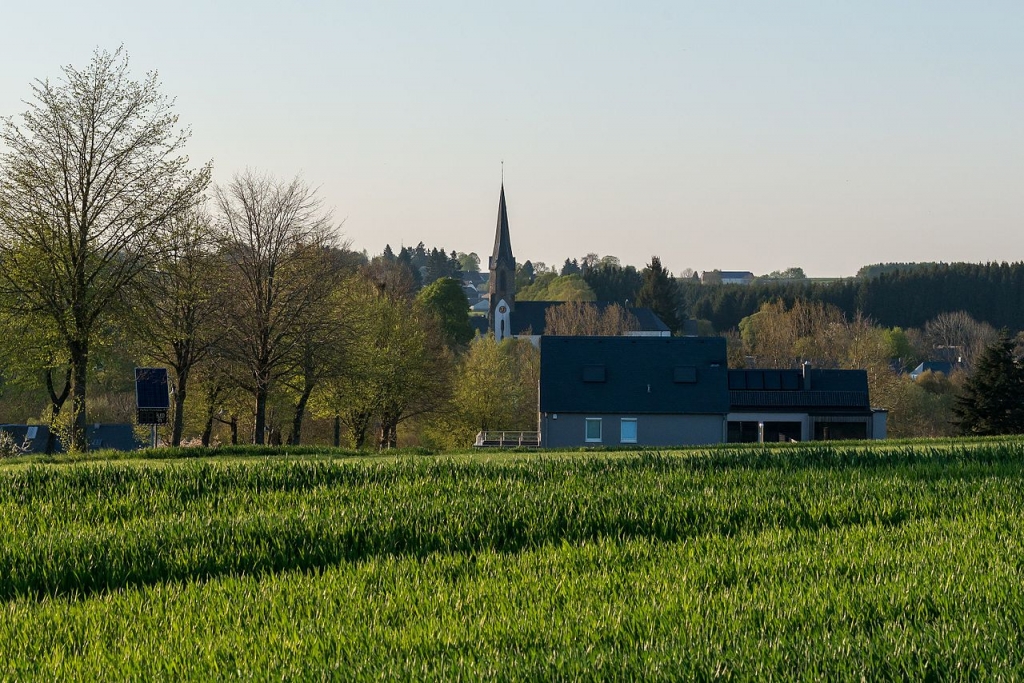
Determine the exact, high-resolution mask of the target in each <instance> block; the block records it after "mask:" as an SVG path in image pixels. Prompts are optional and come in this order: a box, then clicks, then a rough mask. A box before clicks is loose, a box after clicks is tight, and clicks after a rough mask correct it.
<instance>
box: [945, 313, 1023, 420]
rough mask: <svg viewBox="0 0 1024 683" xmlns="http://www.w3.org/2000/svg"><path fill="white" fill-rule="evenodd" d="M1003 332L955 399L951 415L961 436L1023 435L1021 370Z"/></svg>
mask: <svg viewBox="0 0 1024 683" xmlns="http://www.w3.org/2000/svg"><path fill="white" fill-rule="evenodd" d="M1013 346H1014V344H1013V341H1012V340H1011V339H1010V336H1009V334H1008V333H1007V332H1006V331H1005V330H1004V331H1003V332H1002V333H1001V334H1000V336H999V339H997V340H996V341H995V342H993V343H992V344H990V345H989V346H987V347H986V348H985V350H984V351H983V352H982V354H981V357H980V358H978V360H977V361H976V364H975V368H974V373H973V374H972V375H971V377H970V378H969V379H968V380H967V382H966V383H965V384H964V388H963V391H962V393H961V394H960V395H959V396H957V399H956V405H955V406H954V407H953V413H954V415H956V418H957V424H958V427H959V429H960V433H961V434H965V435H994V434H1022V433H1024V367H1022V365H1021V363H1020V362H1019V361H1018V360H1017V359H1016V358H1014V352H1013Z"/></svg>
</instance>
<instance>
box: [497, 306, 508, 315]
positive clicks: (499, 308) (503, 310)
mask: <svg viewBox="0 0 1024 683" xmlns="http://www.w3.org/2000/svg"><path fill="white" fill-rule="evenodd" d="M507 311H508V306H498V313H505V312H507Z"/></svg>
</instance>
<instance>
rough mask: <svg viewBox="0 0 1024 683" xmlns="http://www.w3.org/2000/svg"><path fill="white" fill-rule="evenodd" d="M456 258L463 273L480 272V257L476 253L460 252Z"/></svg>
mask: <svg viewBox="0 0 1024 683" xmlns="http://www.w3.org/2000/svg"><path fill="white" fill-rule="evenodd" d="M456 258H457V259H458V261H459V269H460V270H461V271H462V272H463V273H479V272H480V256H479V255H477V253H476V252H475V251H471V252H469V253H468V254H464V253H462V252H459V253H458V254H456Z"/></svg>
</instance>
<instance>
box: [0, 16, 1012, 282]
mask: <svg viewBox="0 0 1024 683" xmlns="http://www.w3.org/2000/svg"><path fill="white" fill-rule="evenodd" d="M12 4H13V3H12V2H11V1H10V0H9V1H8V2H7V3H5V6H4V8H3V9H2V10H0V21H2V23H3V25H4V27H5V31H4V40H3V41H2V42H0V115H12V114H17V113H19V112H21V111H23V110H24V109H25V106H24V104H22V100H24V99H25V98H27V97H28V96H29V92H30V91H29V82H30V81H31V80H32V79H34V78H44V77H56V76H58V75H59V67H60V65H62V64H68V63H72V64H75V65H84V64H85V63H86V62H87V61H88V59H89V57H90V54H91V52H92V50H93V48H95V47H97V46H99V47H102V48H106V49H111V50H112V49H114V48H116V47H117V46H118V45H119V44H122V43H123V44H124V46H125V48H126V49H127V50H128V52H129V54H130V55H131V60H132V64H133V68H134V69H135V70H136V71H137V73H139V74H140V75H141V74H142V73H143V72H144V71H146V70H149V69H156V70H158V71H159V72H160V76H161V80H162V82H163V86H164V90H165V92H167V93H168V94H170V95H173V96H175V97H176V98H177V101H178V111H179V113H180V115H181V118H182V121H183V122H184V123H187V124H189V125H191V127H192V129H193V139H192V142H191V144H190V147H189V152H190V155H191V156H192V158H193V159H194V160H196V161H197V162H198V161H203V160H207V159H213V160H214V164H215V171H214V173H215V177H216V178H217V179H219V180H222V181H223V180H226V179H227V178H229V177H230V175H231V173H232V172H234V171H237V170H240V169H243V168H245V167H247V166H248V167H253V168H259V169H264V170H268V171H271V172H273V173H275V174H278V175H280V176H284V177H290V176H292V175H294V174H296V173H302V175H303V176H304V178H306V179H307V180H308V181H309V182H310V183H312V184H314V185H317V186H319V187H320V189H321V193H322V195H323V197H324V199H325V200H326V202H327V203H328V204H329V205H331V206H333V207H334V210H335V215H336V217H337V218H338V219H339V220H341V219H344V220H345V224H344V227H343V232H344V234H345V236H346V237H347V238H349V239H351V240H352V242H353V246H355V247H356V248H359V249H363V248H366V249H368V250H369V251H370V253H371V254H372V253H378V252H380V251H381V250H382V249H383V247H384V244H385V243H390V244H391V245H392V246H393V247H396V248H397V247H398V246H400V245H401V244H403V243H405V244H412V245H414V244H415V243H416V242H417V241H419V240H423V241H424V242H425V243H426V244H427V245H428V246H433V245H437V246H444V247H446V248H447V249H449V250H451V249H456V250H459V251H476V252H478V253H479V254H480V255H481V256H483V257H486V255H487V253H488V252H489V250H490V247H491V244H492V242H493V231H494V221H495V214H496V210H497V201H498V186H499V182H500V161H501V160H502V159H504V160H505V181H506V193H507V198H508V205H509V218H510V223H511V229H512V245H513V249H514V251H515V254H516V257H517V259H518V260H519V261H523V260H525V259H527V258H529V259H533V260H541V261H546V262H548V263H549V264H552V263H554V262H558V263H560V262H561V261H562V260H563V259H564V258H565V257H566V256H572V257H578V256H581V255H583V254H584V253H586V252H590V251H593V252H597V253H599V254H601V255H604V254H615V255H617V256H619V257H620V258H621V259H622V260H623V262H625V263H632V264H635V265H637V266H642V265H643V264H644V263H646V262H647V261H649V259H650V256H651V255H652V254H658V255H660V256H661V258H662V261H663V262H664V263H665V264H666V265H667V266H668V267H669V268H670V269H672V270H673V271H676V272H678V271H680V270H682V269H683V268H688V267H689V268H695V269H697V270H711V269H714V268H721V269H729V270H751V271H753V272H755V273H757V274H761V273H765V272H769V271H772V270H776V269H782V268H786V267H789V266H801V267H803V268H804V270H805V271H806V272H807V273H808V274H809V275H815V276H834V275H851V274H853V273H854V272H855V271H856V270H857V268H859V267H860V266H862V265H865V264H868V263H877V262H887V261H940V260H941V261H955V260H966V261H988V260H1008V261H1015V260H1017V261H1019V260H1022V259H1024V192H1022V189H1024V188H1022V183H1024V3H1021V2H1019V0H1017V1H1014V2H980V1H979V2H941V1H934V0H932V1H928V2H891V1H888V2H865V1H861V2H848V3H834V2H820V1H815V2H810V1H808V2H730V3H717V2H716V3H712V2H700V3H689V2H687V3H682V2H647V3H624V2H623V3H612V2H562V3H550V2H504V3H500V4H496V3H483V2H464V3H455V2H439V1H435V2H431V3H394V2H391V3H389V2H377V3H345V2H294V3H291V4H287V3H282V2H265V1H250V2H244V3H243V2H220V3H206V2H196V1H194V0H184V1H179V2H175V3H159V4H157V3H145V2H138V1H136V2H129V1H124V2H115V1H111V0H101V1H94V2H89V3H79V2H74V3H72V2H62V3H55V2H45V1H38V2H35V3H28V2H23V3H19V5H18V6H13V7H12V6H11V5H12ZM484 260H485V261H486V258H485V259H484Z"/></svg>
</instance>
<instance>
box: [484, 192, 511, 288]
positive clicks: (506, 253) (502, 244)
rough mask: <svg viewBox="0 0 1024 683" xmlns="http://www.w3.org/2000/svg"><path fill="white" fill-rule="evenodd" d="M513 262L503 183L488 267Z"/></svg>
mask: <svg viewBox="0 0 1024 683" xmlns="http://www.w3.org/2000/svg"><path fill="white" fill-rule="evenodd" d="M503 262H507V263H512V264H515V257H514V256H512V239H511V238H510V237H509V235H508V211H507V210H506V209H505V183H502V184H501V196H500V197H499V198H498V225H497V227H496V228H495V231H494V252H493V253H492V254H491V263H490V267H491V268H493V267H494V266H495V264H497V263H503Z"/></svg>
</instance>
